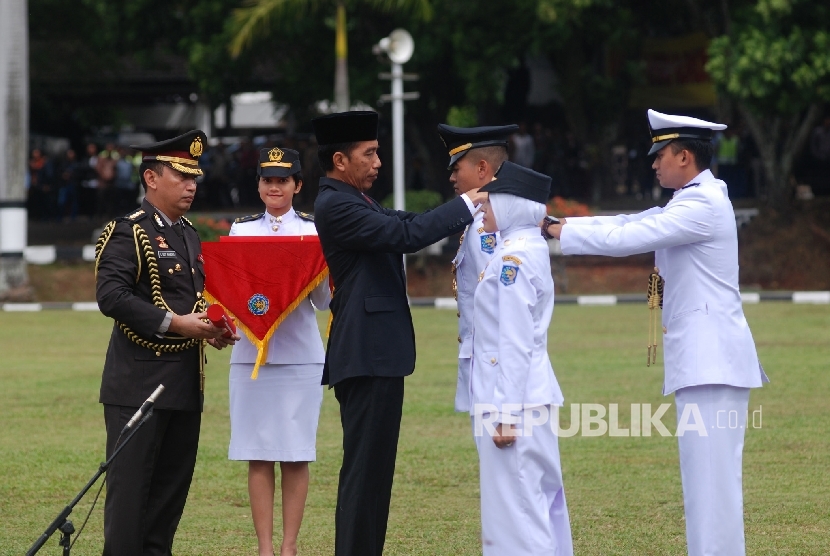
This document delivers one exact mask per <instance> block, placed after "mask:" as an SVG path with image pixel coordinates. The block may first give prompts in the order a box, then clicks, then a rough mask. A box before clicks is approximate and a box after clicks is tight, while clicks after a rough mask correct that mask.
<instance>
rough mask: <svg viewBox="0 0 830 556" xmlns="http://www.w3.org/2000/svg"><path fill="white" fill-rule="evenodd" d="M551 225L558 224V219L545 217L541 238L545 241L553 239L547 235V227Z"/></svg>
mask: <svg viewBox="0 0 830 556" xmlns="http://www.w3.org/2000/svg"><path fill="white" fill-rule="evenodd" d="M551 224H559V219H558V218H554V217H553V216H545V219H544V221H543V223H542V237H543V238H545V239H553V236H552V235H550V234H549V233H548V226H550V225H551Z"/></svg>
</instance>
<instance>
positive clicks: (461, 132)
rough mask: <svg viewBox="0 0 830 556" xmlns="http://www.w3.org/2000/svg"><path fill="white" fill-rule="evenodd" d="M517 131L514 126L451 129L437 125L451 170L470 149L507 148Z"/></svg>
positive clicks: (443, 125) (447, 126)
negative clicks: (448, 157)
mask: <svg viewBox="0 0 830 556" xmlns="http://www.w3.org/2000/svg"><path fill="white" fill-rule="evenodd" d="M517 131H519V126H517V125H515V124H510V125H491V126H483V127H453V126H451V125H447V124H438V134H439V135H440V136H441V140H442V141H444V146H445V147H447V150H448V151H449V154H450V163H449V165H448V168H452V165H453V164H455V163H456V162H458V159H459V158H461V157H462V156H464V155H465V154H467V153H468V152H469V151H470V150H471V149H477V148H479V147H492V146H499V147H505V148H507V143H508V140H509V138H510V136H511V135H513V134H514V133H516V132H517Z"/></svg>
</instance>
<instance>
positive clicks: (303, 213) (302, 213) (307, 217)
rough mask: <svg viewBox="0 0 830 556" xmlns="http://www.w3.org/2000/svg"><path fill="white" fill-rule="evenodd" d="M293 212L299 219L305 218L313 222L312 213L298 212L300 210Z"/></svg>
mask: <svg viewBox="0 0 830 556" xmlns="http://www.w3.org/2000/svg"><path fill="white" fill-rule="evenodd" d="M295 212H296V213H297V216H299V217H300V218H301V219H303V220H306V221H308V222H314V215H313V214H309V213H307V212H300V211H295Z"/></svg>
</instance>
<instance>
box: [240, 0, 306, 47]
mask: <svg viewBox="0 0 830 556" xmlns="http://www.w3.org/2000/svg"><path fill="white" fill-rule="evenodd" d="M317 4H318V2H316V1H315V0H310V1H309V0H248V1H247V2H246V6H245V7H244V8H239V9H237V10H234V12H233V23H232V25H233V29H234V33H233V38H232V39H231V42H230V44H229V45H228V49H229V50H230V53H231V56H233V57H234V58H236V57H237V56H239V54H240V53H241V52H242V51H243V50H245V49H246V48H248V47H250V46H251V44H252V43H253V42H254V40H255V39H256V38H258V37H261V36H263V35H266V34H267V33H268V31H269V30H270V28H271V21H272V20H274V19H278V18H286V17H287V16H289V15H291V14H292V13H299V12H301V11H303V9H305V8H310V9H314V8H316V7H317Z"/></svg>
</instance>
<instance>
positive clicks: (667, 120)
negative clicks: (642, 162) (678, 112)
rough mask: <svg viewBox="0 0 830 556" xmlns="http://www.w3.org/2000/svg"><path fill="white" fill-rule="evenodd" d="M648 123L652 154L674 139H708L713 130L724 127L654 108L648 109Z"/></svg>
mask: <svg viewBox="0 0 830 556" xmlns="http://www.w3.org/2000/svg"><path fill="white" fill-rule="evenodd" d="M648 125H649V128H650V129H651V142H652V146H651V150H650V151H649V152H648V154H654V153H656V152H657V151H659V150H660V149H662V148H663V147H665V146H666V145H668V144H669V143H671V142H672V141H674V140H675V139H698V140H701V141H710V140H711V139H712V132H713V131H721V130H724V129H726V125H725V124H716V123H714V122H707V121H706V120H701V119H698V118H692V117H690V116H674V115H672V114H663V113H662V112H657V111H656V110H650V109H649V111H648Z"/></svg>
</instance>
